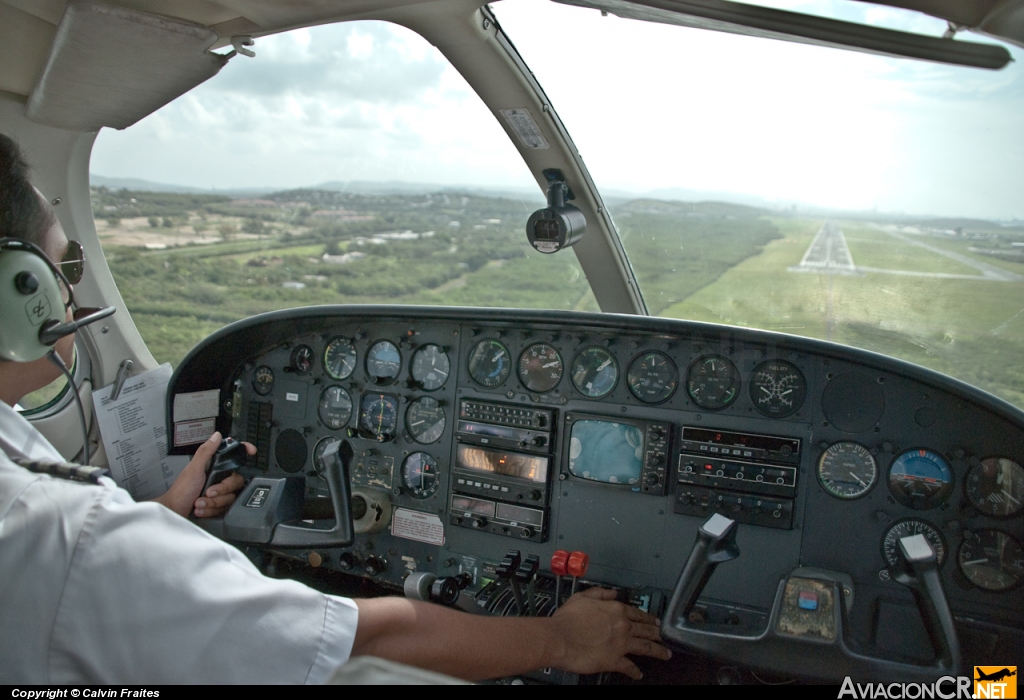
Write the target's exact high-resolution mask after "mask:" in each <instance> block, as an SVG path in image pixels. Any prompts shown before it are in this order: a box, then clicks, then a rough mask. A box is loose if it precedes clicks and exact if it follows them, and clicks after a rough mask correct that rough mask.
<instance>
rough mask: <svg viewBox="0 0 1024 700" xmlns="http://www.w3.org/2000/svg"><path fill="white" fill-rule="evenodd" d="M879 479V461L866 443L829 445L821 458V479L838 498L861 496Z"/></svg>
mask: <svg viewBox="0 0 1024 700" xmlns="http://www.w3.org/2000/svg"><path fill="white" fill-rule="evenodd" d="M877 480H878V463H877V462H876V461H875V458H874V457H873V456H872V454H871V453H870V452H869V451H868V449H867V448H866V447H864V446H863V445H858V444H857V443H856V442H837V443H835V444H833V445H829V446H828V448H827V449H826V450H825V451H824V452H822V453H821V458H820V459H819V460H818V481H820V482H821V487H822V488H823V489H825V491H826V492H827V493H828V494H829V495H830V496H834V497H835V498H841V499H843V500H845V501H850V500H853V499H855V498H860V497H861V496H863V495H865V494H866V493H867V492H868V491H870V490H871V487H873V486H874V485H875V482H876V481H877Z"/></svg>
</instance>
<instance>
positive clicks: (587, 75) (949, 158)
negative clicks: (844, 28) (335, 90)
mask: <svg viewBox="0 0 1024 700" xmlns="http://www.w3.org/2000/svg"><path fill="white" fill-rule="evenodd" d="M773 4H774V5H776V6H782V7H786V6H789V7H792V8H795V9H798V10H803V11H812V12H814V11H817V12H821V13H823V14H829V15H831V16H837V17H838V18H842V19H849V20H853V21H861V22H867V23H873V24H882V25H885V26H888V27H890V28H896V29H904V30H908V31H918V32H922V33H928V34H931V35H932V36H939V35H941V34H942V33H943V31H944V30H945V28H946V25H945V23H944V22H940V21H938V20H935V19H932V18H928V17H925V16H923V15H916V14H913V13H904V12H898V11H895V10H888V9H884V8H877V7H872V6H868V5H866V4H862V3H846V4H842V3H838V2H788V3H773ZM495 12H496V14H497V17H498V19H499V21H500V22H501V24H502V27H503V28H504V29H505V31H506V32H507V33H508V34H509V36H510V37H511V38H512V40H513V41H514V42H515V44H516V48H517V49H518V50H519V51H520V53H521V54H522V55H523V57H524V59H525V61H526V63H527V65H529V66H530V67H531V69H532V70H534V71H535V73H536V75H537V78H538V80H539V81H540V83H541V84H542V85H543V86H544V89H545V91H546V92H547V94H548V96H549V97H550V98H551V101H552V104H553V105H554V106H555V108H556V109H557V110H558V112H559V114H560V116H561V117H562V119H563V120H564V121H565V123H566V125H567V127H568V129H569V131H570V133H571V134H572V137H573V140H574V142H575V143H576V145H577V147H578V148H579V150H580V152H581V153H582V154H583V157H584V159H585V161H586V163H587V167H588V169H589V170H590V172H591V175H592V176H593V178H594V181H595V183H596V184H597V186H598V188H599V189H600V190H601V192H602V195H603V196H604V198H605V201H606V203H607V204H608V206H609V210H610V211H611V213H612V215H613V217H614V219H615V222H616V225H617V227H618V229H619V233H620V236H621V238H622V241H623V245H624V247H625V249H626V252H627V254H628V256H629V259H630V262H631V264H632V266H633V269H634V271H635V273H636V276H637V278H638V281H639V283H640V286H641V289H642V292H643V295H644V299H645V301H646V304H647V306H648V310H649V312H650V313H652V314H656V315H660V316H668V317H674V318H686V319H693V320H698V321H710V322H717V323H726V324H732V325H737V326H749V327H754V328H763V329H769V330H776V331H782V332H786V333H792V334H796V335H802V336H810V337H815V338H822V339H827V340H831V341H834V342H837V343H843V344H848V345H854V346H857V347H861V348H865V349H868V350H873V351H876V352H880V353H884V354H887V355H891V356H895V357H899V358H903V359H906V360H909V361H912V362H915V363H918V364H921V365H924V366H926V367H930V368H933V369H936V370H939V371H941V372H944V373H946V374H949V375H951V376H954V377H957V378H959V379H962V380H964V381H967V382H969V383H971V384H974V385H976V386H978V387H981V388H983V389H985V390H987V391H990V392H992V393H994V394H996V395H998V396H1000V397H1002V398H1004V399H1007V400H1009V401H1011V402H1012V403H1014V404H1016V405H1017V406H1021V407H1024V197H1021V195H1020V193H1021V192H1022V191H1024V137H1022V136H1021V117H1020V115H1021V114H1024V78H1022V76H1021V66H1020V61H1021V59H1022V58H1024V51H1021V50H1020V49H1017V48H1012V47H1011V53H1012V54H1013V56H1014V59H1015V62H1014V63H1011V64H1010V65H1009V66H1008V67H1007V68H1005V69H1003V70H1001V71H985V70H978V69H968V68H957V67H950V66H944V65H937V64H932V63H925V62H921V61H913V60H907V59H896V58H887V57H881V56H874V55H868V54H863V53H856V52H852V51H843V50H837V49H829V48H822V47H815V46H807V45H801V44H793V43H787V42H781V41H772V40H766V39H756V38H751V37H744V36H736V35H730V34H723V33H717V32H711V31H702V30H695V29H687V28H683V27H678V26H666V25H659V24H653V23H648V22H640V21H636V20H628V19H621V18H618V17H615V16H611V15H609V16H602V14H601V13H600V12H598V11H596V10H588V9H582V8H578V7H567V6H562V5H557V4H554V3H550V2H502V3H500V4H499V5H497V6H496V8H495ZM965 38H966V39H967V40H972V41H982V42H984V41H990V40H989V39H987V38H985V37H979V36H972V35H968V36H967V37H965ZM609 47H616V48H615V50H613V51H612V50H609Z"/></svg>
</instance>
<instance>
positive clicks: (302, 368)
mask: <svg viewBox="0 0 1024 700" xmlns="http://www.w3.org/2000/svg"><path fill="white" fill-rule="evenodd" d="M315 357H316V354H315V353H314V352H313V348H311V347H309V346H308V345H296V346H295V349H294V350H292V369H293V370H295V371H296V372H298V373H299V374H306V373H307V372H309V370H311V369H313V359H314V358H315Z"/></svg>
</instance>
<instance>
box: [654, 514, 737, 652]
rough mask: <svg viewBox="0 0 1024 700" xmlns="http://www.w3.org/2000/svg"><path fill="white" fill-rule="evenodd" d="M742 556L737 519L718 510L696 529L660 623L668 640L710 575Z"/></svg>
mask: <svg viewBox="0 0 1024 700" xmlns="http://www.w3.org/2000/svg"><path fill="white" fill-rule="evenodd" d="M739 555H740V548H739V547H738V546H737V545H736V521H735V520H730V519H729V518H727V517H725V516H724V515H721V514H719V513H715V514H714V515H712V516H711V517H710V518H708V519H707V520H706V521H704V524H703V525H701V526H700V529H699V530H697V541H696V542H694V544H693V549H692V550H691V551H690V558H689V559H687V560H686V565H685V566H683V571H682V573H680V574H679V581H678V582H677V583H676V589H675V591H674V592H673V593H672V600H671V602H670V603H669V605H668V614H666V615H665V617H664V619H663V621H662V623H661V635H662V636H663V637H665V638H666V639H675V637H676V634H675V629H676V627H675V624H674V621H675V620H677V619H679V618H683V619H685V616H686V615H688V614H689V613H690V610H692V609H693V606H694V604H695V603H696V602H697V598H699V597H700V594H701V592H703V590H704V586H706V585H707V583H708V579H710V578H711V574H713V573H715V569H716V568H717V567H718V565H719V564H721V563H723V562H727V561H730V560H732V559H735V558H736V557H738V556H739Z"/></svg>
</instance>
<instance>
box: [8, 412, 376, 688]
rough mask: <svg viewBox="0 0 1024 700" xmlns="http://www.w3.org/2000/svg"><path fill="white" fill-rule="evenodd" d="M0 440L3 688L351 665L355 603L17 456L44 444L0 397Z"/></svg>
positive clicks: (107, 487) (290, 676) (256, 675)
mask: <svg viewBox="0 0 1024 700" xmlns="http://www.w3.org/2000/svg"><path fill="white" fill-rule="evenodd" d="M5 409H6V410H5ZM25 426H28V428H29V429H30V430H31V431H32V432H34V433H35V434H36V436H38V438H37V437H35V436H29V435H28V434H27V433H25V432H24V428H25ZM0 436H2V438H0V446H2V447H3V449H4V454H0V650H2V651H0V684H12V683H40V684H41V683H85V682H88V683H110V684H112V683H118V684H122V683H134V684H159V683H321V682H323V681H324V680H326V679H327V678H329V677H330V675H331V673H332V672H333V671H334V669H335V668H336V667H337V666H339V665H340V664H342V663H344V662H345V661H347V660H348V657H349V654H350V653H351V650H352V644H353V641H354V640H355V631H356V624H357V622H358V610H357V608H356V605H355V603H354V602H353V601H351V600H349V599H346V598H339V597H335V596H329V595H325V594H322V593H319V592H317V591H314V590H312V589H310V588H308V587H306V586H303V585H302V584H299V583H296V582H294V581H286V580H277V579H270V578H267V577H265V576H263V575H262V574H261V573H260V572H259V571H258V570H257V569H256V567H255V566H253V564H252V563H251V562H250V561H249V560H248V559H247V558H246V557H245V556H244V555H242V553H241V552H239V551H238V550H237V549H235V548H234V547H231V546H229V545H227V544H225V543H223V542H221V541H220V540H218V539H216V538H215V537H212V536H210V535H208V534H207V533H206V532H204V531H202V530H200V529H199V528H198V527H196V526H195V525H193V524H192V523H190V522H189V521H187V520H185V519H184V518H182V517H180V516H178V515H176V514H174V513H172V512H171V511H170V510H168V509H167V508H165V507H164V506H161V505H159V504H156V503H136V502H135V501H133V500H132V498H131V496H130V495H129V494H128V493H127V492H126V491H124V490H122V489H119V488H118V487H117V486H116V485H115V484H114V482H113V481H111V480H110V479H106V478H104V479H102V482H103V483H102V484H101V485H98V486H97V485H93V484H85V483H79V482H72V481H65V480H62V479H57V478H53V477H50V476H47V475H43V474H36V473H33V472H30V471H28V470H27V469H25V468H23V467H21V466H19V465H17V464H14V463H13V462H12V461H11V460H10V459H8V457H7V456H6V453H7V450H8V449H10V450H12V456H15V457H20V456H30V457H32V458H35V459H38V458H41V457H39V456H38V455H39V454H40V452H41V451H45V450H46V447H39V446H38V445H39V444H42V443H45V446H48V447H49V450H53V447H52V446H49V443H48V442H47V441H46V439H45V438H43V437H42V436H41V435H39V434H38V432H36V431H35V429H34V428H32V426H31V424H29V423H28V422H27V421H25V419H24V418H22V417H21V416H20V415H18V414H17V413H16V412H15V411H13V410H12V409H11V408H10V407H8V406H7V405H6V404H3V403H2V402H0ZM26 437H30V438H31V439H30V443H31V444H32V445H37V446H36V447H35V448H33V449H31V450H28V451H29V452H30V453H31V454H29V455H22V453H21V448H20V447H18V446H17V445H16V444H14V443H16V442H18V441H19V440H24V438H26ZM38 439H41V440H42V443H37V442H36V441H37V440H38ZM54 454H56V451H55V450H54Z"/></svg>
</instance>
